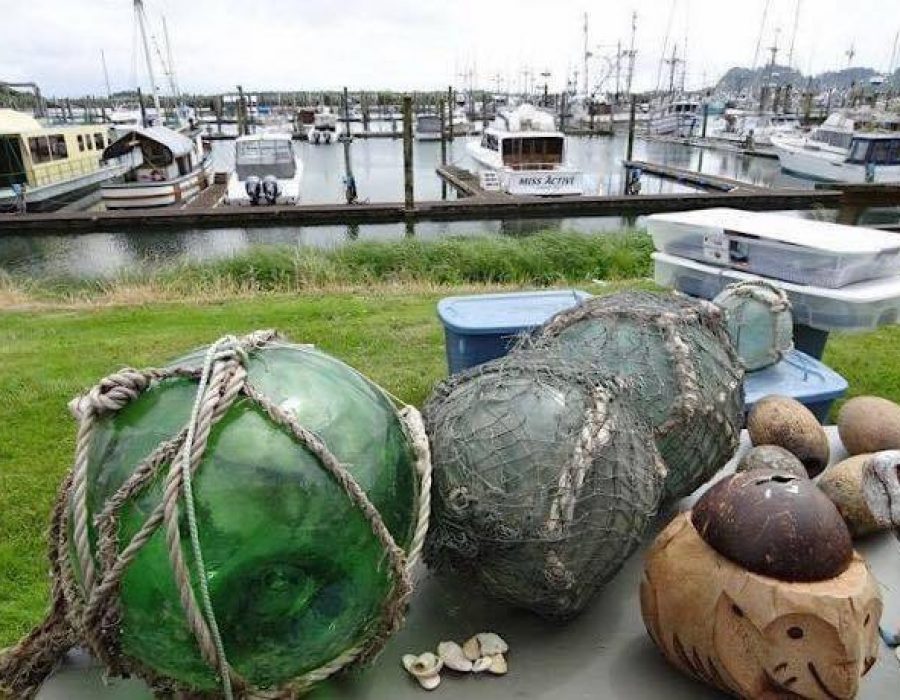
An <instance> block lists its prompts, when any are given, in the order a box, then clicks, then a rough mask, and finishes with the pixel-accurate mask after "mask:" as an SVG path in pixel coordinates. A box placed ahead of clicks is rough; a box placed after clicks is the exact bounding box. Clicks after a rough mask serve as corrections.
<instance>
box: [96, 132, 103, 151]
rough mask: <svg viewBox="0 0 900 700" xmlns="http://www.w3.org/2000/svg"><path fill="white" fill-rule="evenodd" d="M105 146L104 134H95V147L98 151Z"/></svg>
mask: <svg viewBox="0 0 900 700" xmlns="http://www.w3.org/2000/svg"><path fill="white" fill-rule="evenodd" d="M103 146H104V142H103V134H94V147H95V148H96V149H97V150H98V151H102V150H103Z"/></svg>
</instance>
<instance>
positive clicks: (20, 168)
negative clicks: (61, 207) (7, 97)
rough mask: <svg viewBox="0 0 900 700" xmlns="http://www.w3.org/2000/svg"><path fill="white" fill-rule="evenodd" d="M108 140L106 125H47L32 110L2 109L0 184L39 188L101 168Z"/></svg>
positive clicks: (0, 110)
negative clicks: (42, 124) (33, 115)
mask: <svg viewBox="0 0 900 700" xmlns="http://www.w3.org/2000/svg"><path fill="white" fill-rule="evenodd" d="M107 142H108V137H107V133H106V129H105V128H104V127H102V126H98V125H85V126H55V127H46V128H45V127H43V126H41V124H40V123H39V122H38V121H37V120H36V119H35V118H34V117H32V116H31V115H29V114H24V113H23V112H17V111H15V110H12V109H0V188H8V187H12V186H13V185H25V186H26V188H31V189H35V188H38V187H43V186H46V185H52V184H55V183H59V182H64V181H66V180H71V179H74V178H77V177H81V176H83V175H89V174H91V173H94V172H97V171H98V170H100V154H101V153H102V151H103V149H104V148H105V147H106V145H107Z"/></svg>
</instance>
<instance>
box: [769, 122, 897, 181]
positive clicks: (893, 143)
mask: <svg viewBox="0 0 900 700" xmlns="http://www.w3.org/2000/svg"><path fill="white" fill-rule="evenodd" d="M772 145H773V146H774V147H775V151H776V153H778V160H779V162H780V164H781V169H782V170H784V171H785V172H788V173H791V174H794V175H799V176H800V177H804V178H808V179H812V180H821V181H824V182H849V183H865V182H900V132H890V131H864V130H862V129H857V123H856V122H855V120H854V119H852V118H850V117H847V116H844V115H841V114H837V113H835V114H832V115H831V116H829V117H828V119H826V120H825V122H824V123H823V124H822V125H821V126H819V127H817V128H816V129H814V130H813V131H812V133H810V134H809V135H808V136H773V137H772Z"/></svg>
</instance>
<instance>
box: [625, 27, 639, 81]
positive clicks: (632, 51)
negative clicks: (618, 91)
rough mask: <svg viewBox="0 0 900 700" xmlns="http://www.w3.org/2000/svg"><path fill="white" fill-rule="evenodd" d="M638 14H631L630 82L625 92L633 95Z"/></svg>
mask: <svg viewBox="0 0 900 700" xmlns="http://www.w3.org/2000/svg"><path fill="white" fill-rule="evenodd" d="M637 16H638V15H637V12H632V13H631V45H630V46H629V48H628V81H627V83H626V85H625V91H626V92H627V93H628V94H629V95H631V81H632V80H633V79H634V58H635V56H636V55H637V52H636V51H635V50H634V37H635V34H637Z"/></svg>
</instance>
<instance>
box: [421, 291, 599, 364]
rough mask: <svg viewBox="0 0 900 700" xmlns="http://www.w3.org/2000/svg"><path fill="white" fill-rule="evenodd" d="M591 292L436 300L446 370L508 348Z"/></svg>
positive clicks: (494, 355) (495, 355)
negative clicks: (523, 335) (441, 324)
mask: <svg viewBox="0 0 900 700" xmlns="http://www.w3.org/2000/svg"><path fill="white" fill-rule="evenodd" d="M590 296H591V295H590V294H588V293H587V292H582V291H579V290H577V289H570V290H562V291H548V292H519V293H513V294H479V295H476V296H469V297H448V298H447V299H442V300H441V301H440V302H438V316H439V317H440V319H441V323H443V324H444V336H445V338H446V345H447V366H448V367H449V369H450V374H456V373H457V372H461V371H462V370H464V369H468V368H469V367H474V366H476V365H480V364H482V363H484V362H489V361H490V360H494V359H496V358H498V357H502V356H503V355H505V354H506V353H507V352H509V349H510V347H512V345H513V343H514V342H515V341H516V339H517V338H518V337H519V336H520V335H522V334H523V333H526V332H528V331H531V330H533V329H534V328H537V327H538V326H540V325H541V324H543V323H544V322H545V321H547V320H548V319H549V318H550V317H552V316H554V315H556V314H558V313H559V312H560V311H565V310H566V309H569V308H572V307H573V306H576V305H578V304H580V303H581V302H582V301H583V300H585V299H588V298H589V297H590Z"/></svg>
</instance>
